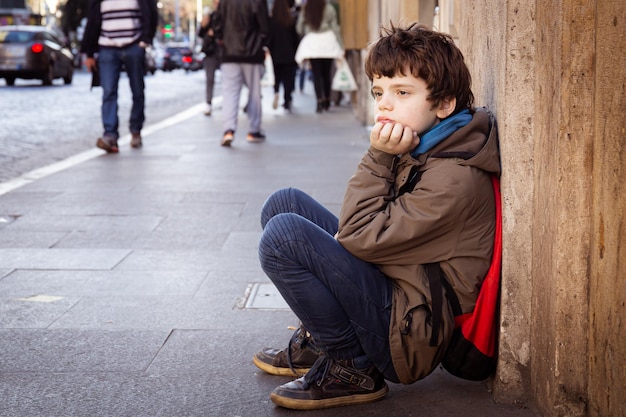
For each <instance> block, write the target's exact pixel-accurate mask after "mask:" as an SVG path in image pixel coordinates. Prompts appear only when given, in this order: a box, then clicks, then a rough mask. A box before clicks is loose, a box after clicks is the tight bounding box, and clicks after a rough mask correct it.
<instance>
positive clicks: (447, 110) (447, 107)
mask: <svg viewBox="0 0 626 417" xmlns="http://www.w3.org/2000/svg"><path fill="white" fill-rule="evenodd" d="M455 108H456V97H447V98H444V99H443V100H441V102H439V107H438V108H437V117H438V118H439V119H445V118H446V117H448V116H450V115H451V114H452V112H454V109H455Z"/></svg>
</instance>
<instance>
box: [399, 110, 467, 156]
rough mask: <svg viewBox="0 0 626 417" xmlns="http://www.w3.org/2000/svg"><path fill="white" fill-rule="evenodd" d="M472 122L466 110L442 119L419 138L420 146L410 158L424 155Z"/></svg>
mask: <svg viewBox="0 0 626 417" xmlns="http://www.w3.org/2000/svg"><path fill="white" fill-rule="evenodd" d="M471 121H472V115H471V114H470V111H469V110H468V109H465V110H463V111H461V112H459V113H457V114H455V115H454V116H450V117H448V118H447V119H444V120H443V121H442V122H440V123H438V124H436V125H435V126H434V127H432V128H431V129H430V130H427V131H426V133H424V134H423V135H422V136H420V144H419V145H417V147H416V148H415V149H413V152H411V156H412V157H413V158H417V156H418V155H420V154H423V153H426V152H427V151H429V150H430V149H432V148H433V147H434V146H435V145H437V144H438V143H439V142H441V141H442V140H444V139H446V138H447V137H449V136H450V135H451V134H453V133H454V132H456V131H457V130H458V129H460V128H462V127H463V126H465V125H467V124H468V123H469V122H471Z"/></svg>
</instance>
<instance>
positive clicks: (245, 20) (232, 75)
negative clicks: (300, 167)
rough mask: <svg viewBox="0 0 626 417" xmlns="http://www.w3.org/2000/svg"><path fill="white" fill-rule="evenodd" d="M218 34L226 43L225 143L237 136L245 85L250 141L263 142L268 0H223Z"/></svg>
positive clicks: (216, 28)
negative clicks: (240, 103) (262, 92)
mask: <svg viewBox="0 0 626 417" xmlns="http://www.w3.org/2000/svg"><path fill="white" fill-rule="evenodd" d="M215 20H216V21H215V34H216V37H217V39H218V40H219V41H221V42H222V44H223V51H222V52H223V54H222V65H221V72H222V95H223V97H224V100H223V101H222V114H223V117H224V119H223V128H224V134H223V136H222V142H221V145H222V146H231V143H232V142H233V140H234V139H235V132H236V130H237V122H238V116H239V99H240V96H241V90H242V88H243V87H244V86H246V87H247V88H248V103H247V104H246V114H247V115H248V122H249V130H248V135H247V140H248V142H251V143H261V142H263V141H265V134H264V133H263V131H262V129H261V123H262V107H261V78H262V76H263V72H264V70H265V66H264V61H265V54H266V50H267V46H268V43H269V36H270V30H269V15H268V11H267V4H266V1H265V0H221V1H220V4H219V6H218V8H217V15H216V19H215Z"/></svg>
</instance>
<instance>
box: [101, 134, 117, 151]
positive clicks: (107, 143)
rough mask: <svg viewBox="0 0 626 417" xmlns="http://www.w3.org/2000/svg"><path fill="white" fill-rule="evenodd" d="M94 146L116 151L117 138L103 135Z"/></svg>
mask: <svg viewBox="0 0 626 417" xmlns="http://www.w3.org/2000/svg"><path fill="white" fill-rule="evenodd" d="M96 146H97V147H98V148H100V149H104V150H105V151H107V153H118V152H119V151H120V148H118V147H117V139H114V138H111V137H107V136H103V137H101V138H98V140H97V141H96Z"/></svg>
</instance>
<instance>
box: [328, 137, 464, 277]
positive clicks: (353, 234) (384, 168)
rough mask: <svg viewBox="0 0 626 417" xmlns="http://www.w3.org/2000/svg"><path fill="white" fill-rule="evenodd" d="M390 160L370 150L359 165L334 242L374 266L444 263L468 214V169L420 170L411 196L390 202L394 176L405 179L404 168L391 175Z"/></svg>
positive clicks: (405, 172) (393, 198)
mask: <svg viewBox="0 0 626 417" xmlns="http://www.w3.org/2000/svg"><path fill="white" fill-rule="evenodd" d="M390 157H391V158H395V157H394V156H392V155H388V154H385V153H383V152H380V151H377V150H375V149H373V148H370V149H369V150H368V152H367V154H366V155H365V156H364V157H363V159H362V160H361V163H360V164H359V166H358V168H357V172H356V173H355V175H353V177H352V178H351V179H350V181H349V183H348V187H347V191H346V195H345V198H344V202H343V205H342V208H341V213H340V217H339V232H338V234H337V239H338V241H339V243H341V245H342V246H344V247H345V248H346V249H347V250H348V251H350V252H351V253H352V254H353V255H355V256H357V257H358V258H360V259H363V260H365V261H367V262H372V263H375V264H379V265H385V264H391V265H415V264H423V263H428V262H433V261H437V260H440V259H446V258H447V257H448V256H450V253H451V252H452V251H453V249H454V248H453V247H451V246H454V245H453V244H452V245H451V242H455V241H456V240H457V239H456V238H457V237H458V235H459V234H460V230H461V227H462V225H463V223H464V216H466V213H467V210H464V209H463V208H464V207H466V206H467V203H466V201H465V200H466V199H467V198H468V195H467V194H468V193H470V192H471V190H468V189H465V188H466V187H465V185H464V184H463V180H462V177H463V176H464V175H467V168H466V167H460V166H458V165H456V164H454V163H445V164H443V166H441V164H440V165H439V167H437V168H433V169H429V170H427V171H425V172H424V173H423V175H422V177H421V179H420V180H419V182H418V184H417V185H416V186H415V188H414V189H413V191H412V192H408V193H406V194H403V195H401V196H400V197H398V198H395V192H396V191H395V185H394V183H395V182H396V175H399V176H401V177H402V176H407V175H408V169H402V172H401V173H399V174H398V173H396V168H395V166H394V165H395V164H393V163H391V162H390V160H389V158H390ZM402 158H410V156H408V155H405V156H403V157H402ZM404 165H405V166H408V165H409V164H404ZM406 179H407V178H399V179H398V180H397V181H399V182H400V183H401V182H405V181H406ZM455 235H456V236H455Z"/></svg>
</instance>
